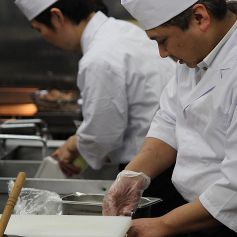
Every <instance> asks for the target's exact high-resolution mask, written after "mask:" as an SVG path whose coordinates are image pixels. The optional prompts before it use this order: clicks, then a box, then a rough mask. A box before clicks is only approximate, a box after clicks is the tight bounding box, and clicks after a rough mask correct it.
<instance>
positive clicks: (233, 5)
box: [227, 1, 237, 15]
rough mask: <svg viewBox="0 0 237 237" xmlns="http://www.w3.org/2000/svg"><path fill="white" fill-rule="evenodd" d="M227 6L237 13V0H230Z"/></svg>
mask: <svg viewBox="0 0 237 237" xmlns="http://www.w3.org/2000/svg"><path fill="white" fill-rule="evenodd" d="M227 7H228V9H229V10H230V11H232V12H233V13H234V14H236V15H237V1H228V2H227Z"/></svg>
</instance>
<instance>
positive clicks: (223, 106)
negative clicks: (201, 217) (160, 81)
mask: <svg viewBox="0 0 237 237" xmlns="http://www.w3.org/2000/svg"><path fill="white" fill-rule="evenodd" d="M236 41H237V30H235V31H234V33H233V34H232V35H231V36H230V38H229V39H228V40H227V41H226V42H225V43H224V45H222V48H220V49H219V52H218V54H217V55H216V56H215V58H213V61H212V62H211V63H210V65H209V67H208V69H207V71H206V72H205V74H204V76H203V78H202V79H201V80H200V82H199V83H198V84H196V81H195V73H194V70H195V69H190V68H188V67H187V66H185V65H179V66H178V68H177V77H176V79H175V80H172V81H170V83H169V85H168V86H167V87H166V88H165V90H164V93H163V94H162V96H161V100H160V103H161V109H160V110H159V111H158V112H157V114H156V115H155V117H154V120H153V122H152V124H151V128H150V130H149V132H148V134H147V136H148V137H156V138H159V139H161V140H163V141H165V142H166V143H168V144H170V145H171V146H172V147H174V148H175V149H177V151H178V152H177V160H176V165H175V169H174V172H173V176H172V180H173V183H174V185H175V186H176V188H177V190H178V191H179V192H180V193H181V194H182V195H183V197H184V198H185V199H186V200H188V201H192V200H194V199H195V198H198V197H199V199H200V201H201V202H202V204H203V206H204V207H205V208H206V209H207V210H208V211H209V212H210V213H211V215H213V216H214V217H215V218H216V219H217V220H219V221H220V222H222V223H223V224H225V225H226V226H228V227H229V228H231V229H233V230H234V231H235V232H237V172H236V170H237V145H236V144H237V80H236V78H237V77H236V75H237V44H236Z"/></svg>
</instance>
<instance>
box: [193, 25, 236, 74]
mask: <svg viewBox="0 0 237 237" xmlns="http://www.w3.org/2000/svg"><path fill="white" fill-rule="evenodd" d="M236 29H237V21H236V22H235V24H234V25H233V26H232V27H231V28H230V30H229V31H228V32H227V33H226V35H225V36H224V37H223V38H222V39H221V41H220V42H219V43H218V44H217V45H216V47H215V48H214V49H213V50H212V51H211V52H210V53H209V54H208V55H207V56H206V57H205V58H204V59H203V61H201V62H200V63H198V64H197V67H198V68H199V69H203V70H205V71H206V70H207V69H208V67H209V66H210V65H211V63H212V62H213V61H214V59H215V57H216V55H217V54H218V52H219V51H220V50H221V48H222V46H223V45H224V44H225V43H226V42H227V40H228V39H229V38H230V37H231V35H232V34H233V32H234V31H235V30H236Z"/></svg>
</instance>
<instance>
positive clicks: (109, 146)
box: [77, 12, 176, 169]
mask: <svg viewBox="0 0 237 237" xmlns="http://www.w3.org/2000/svg"><path fill="white" fill-rule="evenodd" d="M81 45H82V52H83V57H82V59H81V60H80V62H79V72H78V87H79V89H80V92H81V96H82V99H83V105H82V113H83V117H84V120H83V122H82V124H81V126H80V127H79V128H78V130H77V138H78V150H79V151H80V153H81V155H82V156H83V157H84V158H85V160H86V161H87V163H88V164H89V165H90V166H91V167H92V168H94V169H100V168H101V167H102V166H103V164H104V158H105V156H109V157H110V158H111V160H112V163H115V164H119V163H127V162H129V161H130V160H131V159H132V158H133V157H134V156H135V155H136V154H137V152H138V151H139V149H140V147H141V144H142V143H143V140H144V138H145V136H146V133H147V131H148V129H149V125H150V122H151V120H152V118H153V116H154V114H155V112H156V111H157V109H158V106H159V98H160V94H161V91H162V90H163V88H164V86H165V85H166V84H167V82H168V80H169V79H170V78H171V77H172V76H174V75H175V70H176V64H175V63H174V62H173V61H172V60H171V59H167V60H164V59H162V58H161V57H160V56H159V53H158V47H157V44H156V43H155V42H153V41H151V40H150V39H149V38H148V37H147V35H146V33H145V32H144V31H143V30H142V29H140V28H139V27H137V26H135V25H134V24H132V23H128V22H125V21H121V20H117V19H114V18H112V17H109V18H108V17H107V16H105V15H104V14H103V13H102V12H97V13H96V14H95V15H94V16H93V18H92V19H91V20H90V21H89V23H88V25H87V26H86V28H85V30H84V32H83V35H82V40H81Z"/></svg>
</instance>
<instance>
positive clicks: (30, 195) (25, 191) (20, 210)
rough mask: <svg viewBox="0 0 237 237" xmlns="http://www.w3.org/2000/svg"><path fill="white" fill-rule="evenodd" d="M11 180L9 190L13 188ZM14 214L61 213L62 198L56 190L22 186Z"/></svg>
mask: <svg viewBox="0 0 237 237" xmlns="http://www.w3.org/2000/svg"><path fill="white" fill-rule="evenodd" d="M13 185H14V182H13V181H12V180H11V181H10V182H9V185H8V190H9V192H10V190H11V189H12V187H13ZM14 214H19V215H30V214H31V215H32V214H34V215H61V214H62V200H61V198H60V196H59V195H58V194H57V193H55V192H50V191H48V190H40V189H34V188H22V190H21V193H20V195H19V197H18V200H17V203H16V205H15V208H14Z"/></svg>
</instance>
